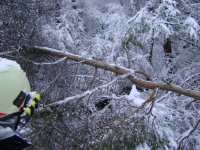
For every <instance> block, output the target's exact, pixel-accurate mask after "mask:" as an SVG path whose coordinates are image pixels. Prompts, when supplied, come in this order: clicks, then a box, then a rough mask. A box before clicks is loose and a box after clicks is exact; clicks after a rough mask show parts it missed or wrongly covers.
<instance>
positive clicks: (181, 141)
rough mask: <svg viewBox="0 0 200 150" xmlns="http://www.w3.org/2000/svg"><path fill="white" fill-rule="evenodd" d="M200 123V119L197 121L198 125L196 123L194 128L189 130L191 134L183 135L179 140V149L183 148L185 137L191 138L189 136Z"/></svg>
mask: <svg viewBox="0 0 200 150" xmlns="http://www.w3.org/2000/svg"><path fill="white" fill-rule="evenodd" d="M199 123H200V120H198V121H197V123H196V125H195V126H194V128H193V129H192V130H191V131H190V132H189V134H188V135H186V136H185V137H183V138H182V139H181V140H180V142H179V144H178V147H177V150H180V149H181V144H182V143H183V141H184V140H185V139H187V138H189V136H190V135H191V134H192V133H193V132H194V131H195V130H196V129H197V127H198V125H199Z"/></svg>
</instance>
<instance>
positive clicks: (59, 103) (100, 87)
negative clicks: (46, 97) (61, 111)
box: [46, 74, 130, 107]
mask: <svg viewBox="0 0 200 150" xmlns="http://www.w3.org/2000/svg"><path fill="white" fill-rule="evenodd" d="M129 75H130V74H125V75H121V76H117V77H115V78H114V79H113V80H111V81H110V82H108V83H107V84H104V85H101V86H98V87H96V88H94V89H93V90H88V91H85V92H84V93H82V94H78V95H75V96H71V97H68V98H65V99H64V100H60V101H57V102H53V103H51V104H48V105H46V107H52V106H58V105H63V104H66V103H67V102H69V101H72V100H75V99H79V98H83V97H85V96H87V95H90V94H92V93H93V92H95V91H97V90H101V89H103V88H106V87H108V86H110V85H111V84H113V83H114V82H116V81H117V80H119V79H123V78H126V77H128V76H129Z"/></svg>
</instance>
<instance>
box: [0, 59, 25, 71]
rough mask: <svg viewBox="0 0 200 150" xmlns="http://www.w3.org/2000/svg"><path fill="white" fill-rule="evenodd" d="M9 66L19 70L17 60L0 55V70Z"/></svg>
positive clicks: (4, 69)
mask: <svg viewBox="0 0 200 150" xmlns="http://www.w3.org/2000/svg"><path fill="white" fill-rule="evenodd" d="M10 68H15V69H19V70H21V67H20V65H19V64H18V63H17V62H15V61H13V60H8V59H6V58H1V57H0V72H5V71H7V70H9V69H10Z"/></svg>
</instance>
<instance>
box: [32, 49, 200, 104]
mask: <svg viewBox="0 0 200 150" xmlns="http://www.w3.org/2000/svg"><path fill="white" fill-rule="evenodd" d="M32 50H34V51H37V52H43V53H47V54H51V55H53V56H55V57H60V58H64V59H65V60H72V61H76V62H80V63H83V64H86V65H90V66H93V67H95V68H101V69H104V70H108V71H111V72H115V73H117V74H121V75H124V74H128V73H131V72H133V74H134V71H133V70H130V69H127V68H123V67H120V66H116V65H111V64H107V63H105V62H102V61H97V60H94V59H88V58H85V57H82V56H80V55H74V54H71V53H68V52H63V51H59V50H55V49H52V48H47V47H39V46H35V47H33V48H32ZM128 79H129V80H130V81H132V83H134V84H135V85H137V86H140V87H143V88H147V89H159V90H166V91H172V92H175V93H177V94H181V95H185V96H188V97H192V98H194V99H198V100H200V93H199V92H197V91H194V90H190V89H184V88H181V87H178V86H175V85H171V84H168V83H157V82H151V81H146V80H141V79H137V78H136V77H135V76H134V75H129V76H128Z"/></svg>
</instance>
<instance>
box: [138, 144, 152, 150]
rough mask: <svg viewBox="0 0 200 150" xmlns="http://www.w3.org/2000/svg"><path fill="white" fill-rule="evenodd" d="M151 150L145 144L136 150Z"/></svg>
mask: <svg viewBox="0 0 200 150" xmlns="http://www.w3.org/2000/svg"><path fill="white" fill-rule="evenodd" d="M150 149H151V148H150V147H149V146H148V145H147V144H146V143H145V144H144V145H139V146H138V147H137V148H136V150H150Z"/></svg>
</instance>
